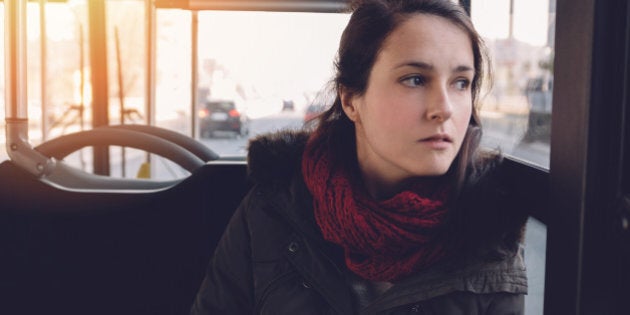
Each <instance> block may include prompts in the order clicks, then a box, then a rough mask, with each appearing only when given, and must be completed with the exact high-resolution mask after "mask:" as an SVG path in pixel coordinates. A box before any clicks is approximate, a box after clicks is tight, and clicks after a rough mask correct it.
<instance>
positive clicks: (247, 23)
mask: <svg viewBox="0 0 630 315" xmlns="http://www.w3.org/2000/svg"><path fill="white" fill-rule="evenodd" d="M157 11H158V12H157V19H156V20H157V49H156V50H157V57H156V59H157V61H156V62H157V66H156V71H157V73H156V78H157V79H156V124H157V125H158V126H162V127H166V128H170V129H175V130H177V131H180V132H182V133H186V134H191V133H193V132H194V135H195V137H197V138H198V139H199V140H200V141H202V142H203V143H205V144H207V145H208V146H209V147H210V148H212V150H214V151H215V152H217V153H218V154H219V155H221V156H222V157H241V158H242V157H244V156H245V154H246V146H247V140H248V139H249V138H251V137H254V136H256V135H257V134H260V133H264V132H268V131H272V130H278V129H283V128H300V127H301V126H302V124H303V122H304V116H305V115H306V114H307V109H308V107H309V106H310V105H312V104H313V103H314V102H317V100H318V96H319V93H320V92H321V91H323V90H324V89H325V88H326V85H327V83H328V82H329V81H330V80H331V79H332V75H333V60H334V57H335V53H336V48H337V45H338V43H339V38H340V36H341V31H342V30H343V27H344V25H345V24H346V23H347V19H348V15H347V14H343V13H301V12H262V11H256V12H254V11H198V12H194V11H193V12H190V11H181V10H175V9H158V10H157ZM191 25H193V28H192V30H195V29H196V32H197V36H196V42H197V43H196V47H197V48H196V52H197V53H196V56H197V60H196V64H197V77H196V81H197V82H196V93H195V94H194V96H195V97H196V100H193V99H192V97H191V94H192V93H191V90H190V86H191V75H190V68H191V66H190V65H191V62H193V60H190V59H189V57H188V56H194V54H191V53H190V51H191V50H192V49H194V48H193V38H195V36H193V35H192V33H193V32H194V31H192V30H191ZM195 25H196V26H195ZM191 102H195V103H196V104H195V108H194V110H190V103H191ZM222 104H223V105H225V106H220V105H222ZM191 115H192V116H191ZM193 120H194V121H193ZM193 123H194V124H195V127H194V128H193V126H192V124H193ZM193 129H194V131H193Z"/></svg>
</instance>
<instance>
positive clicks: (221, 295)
mask: <svg viewBox="0 0 630 315" xmlns="http://www.w3.org/2000/svg"><path fill="white" fill-rule="evenodd" d="M249 199H250V198H249V197H246V198H245V199H244V200H243V202H242V203H241V205H240V206H239V207H238V209H237V210H236V212H235V213H234V215H233V216H232V218H231V219H230V222H229V224H228V226H227V227H226V230H225V232H224V233H223V236H222V237H221V240H220V241H219V243H218V245H217V248H216V249H215V252H214V255H213V257H212V259H211V260H210V263H209V264H208V268H207V270H206V276H205V278H204V280H203V282H202V284H201V286H200V289H199V291H198V292H197V296H196V298H195V301H194V302H193V305H192V307H191V312H190V314H191V315H202V314H203V315H209V314H213V315H215V314H230V315H234V314H251V313H252V312H253V311H252V309H253V284H252V281H253V280H252V267H251V249H250V241H249V239H250V236H249V229H248V227H247V220H246V218H245V212H246V209H247V204H248V200H249Z"/></svg>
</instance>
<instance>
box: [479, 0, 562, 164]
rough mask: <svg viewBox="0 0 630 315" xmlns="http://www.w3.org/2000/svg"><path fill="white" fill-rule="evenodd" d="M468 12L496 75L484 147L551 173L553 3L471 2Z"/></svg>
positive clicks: (487, 103) (485, 103)
mask: <svg viewBox="0 0 630 315" xmlns="http://www.w3.org/2000/svg"><path fill="white" fill-rule="evenodd" d="M471 11H472V12H471V15H472V18H473V22H474V23H475V25H476V26H477V29H478V30H479V32H480V33H481V35H482V36H483V37H484V39H485V41H486V44H487V46H488V50H489V53H490V56H491V60H492V68H493V70H494V81H493V82H494V84H493V86H492V87H491V90H489V91H487V93H486V94H484V95H485V97H484V98H482V102H481V118H482V122H483V124H484V138H483V140H482V143H483V145H485V146H488V147H492V148H500V149H501V150H502V151H503V152H504V153H506V154H509V155H512V156H515V157H517V158H520V159H523V160H526V161H528V162H530V163H534V164H537V165H540V166H543V167H549V139H550V134H551V104H552V90H553V58H554V45H553V43H554V33H555V0H528V1H525V0H510V1H505V0H475V1H472V8H471ZM482 96H483V95H482Z"/></svg>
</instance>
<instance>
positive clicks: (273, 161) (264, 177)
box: [247, 130, 310, 183]
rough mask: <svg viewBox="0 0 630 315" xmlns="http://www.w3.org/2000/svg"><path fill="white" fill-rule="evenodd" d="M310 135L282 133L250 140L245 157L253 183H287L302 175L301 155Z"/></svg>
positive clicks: (305, 133) (297, 132)
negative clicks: (297, 175)
mask: <svg viewBox="0 0 630 315" xmlns="http://www.w3.org/2000/svg"><path fill="white" fill-rule="evenodd" d="M309 135H310V133H309V132H307V131H298V130H283V131H278V132H274V133H268V134H263V135H260V136H257V137H255V138H253V139H252V140H250V142H249V149H248V155H247V165H248V173H249V177H250V178H251V179H252V180H253V181H254V182H255V183H274V182H276V183H277V182H286V181H288V180H290V179H291V178H292V177H293V176H294V175H295V173H296V172H301V165H302V153H303V152H304V147H305V146H306V142H307V140H308V138H309Z"/></svg>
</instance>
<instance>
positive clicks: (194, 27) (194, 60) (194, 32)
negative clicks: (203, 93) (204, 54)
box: [190, 11, 199, 138]
mask: <svg viewBox="0 0 630 315" xmlns="http://www.w3.org/2000/svg"><path fill="white" fill-rule="evenodd" d="M198 31H199V18H198V12H197V11H192V19H191V32H190V33H191V36H192V38H191V49H190V50H191V51H190V57H191V58H190V76H191V78H190V85H191V93H190V95H191V97H190V106H191V108H190V126H191V127H190V132H191V134H190V136H191V137H193V138H196V135H197V115H196V114H197V98H198V97H197V94H198V92H197V90H198V86H197V84H198V82H197V81H198V80H199V76H198V70H197V69H198V65H197V64H198V62H199V61H198V51H197V50H198V46H199V43H198V39H199V36H198Z"/></svg>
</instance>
